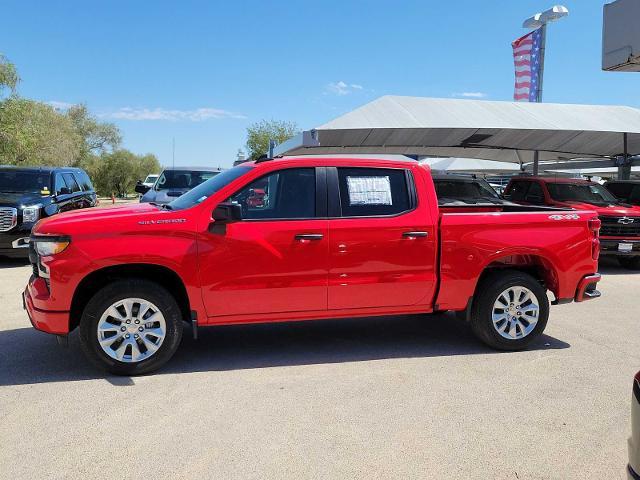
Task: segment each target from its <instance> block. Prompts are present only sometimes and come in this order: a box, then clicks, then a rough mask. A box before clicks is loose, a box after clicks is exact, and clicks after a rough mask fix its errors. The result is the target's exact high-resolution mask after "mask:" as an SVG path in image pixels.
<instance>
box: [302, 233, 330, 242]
mask: <svg viewBox="0 0 640 480" xmlns="http://www.w3.org/2000/svg"><path fill="white" fill-rule="evenodd" d="M295 238H296V240H300V241H305V240H307V241H311V240H322V239H323V238H324V235H322V234H321V233H298V234H296V237H295Z"/></svg>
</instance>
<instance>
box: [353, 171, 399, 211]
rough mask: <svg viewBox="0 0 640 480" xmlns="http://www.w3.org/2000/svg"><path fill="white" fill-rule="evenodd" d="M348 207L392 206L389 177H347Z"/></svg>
mask: <svg viewBox="0 0 640 480" xmlns="http://www.w3.org/2000/svg"><path fill="white" fill-rule="evenodd" d="M347 189H348V190H349V205H392V201H391V181H390V180H389V177H383V176H375V177H347Z"/></svg>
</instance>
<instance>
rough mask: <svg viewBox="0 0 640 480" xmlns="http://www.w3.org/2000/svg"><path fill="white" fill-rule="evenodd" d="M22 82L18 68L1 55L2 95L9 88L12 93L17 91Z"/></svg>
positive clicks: (0, 85)
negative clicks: (19, 83)
mask: <svg viewBox="0 0 640 480" xmlns="http://www.w3.org/2000/svg"><path fill="white" fill-rule="evenodd" d="M18 82H20V77H19V76H18V71H17V70H16V66H15V65H14V64H13V63H11V62H9V60H7V57H5V56H4V55H2V54H1V53H0V93H1V92H2V91H3V90H4V89H6V88H8V89H9V90H10V91H11V93H14V92H15V91H16V87H17V86H18Z"/></svg>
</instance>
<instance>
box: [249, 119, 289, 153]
mask: <svg viewBox="0 0 640 480" xmlns="http://www.w3.org/2000/svg"><path fill="white" fill-rule="evenodd" d="M297 132H298V126H297V125H296V124H295V123H294V122H286V121H280V120H262V121H260V122H257V123H254V124H253V125H250V126H249V127H248V128H247V152H248V154H249V158H250V159H251V160H256V159H257V158H259V157H260V156H261V155H264V154H265V153H267V152H268V151H269V140H275V142H276V144H278V143H282V142H284V141H286V140H289V139H290V138H291V137H293V136H294V135H295V134H296V133H297Z"/></svg>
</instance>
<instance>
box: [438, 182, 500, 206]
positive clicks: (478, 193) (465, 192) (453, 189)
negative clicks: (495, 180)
mask: <svg viewBox="0 0 640 480" xmlns="http://www.w3.org/2000/svg"><path fill="white" fill-rule="evenodd" d="M434 185H435V187H436V195H437V197H438V200H440V201H443V200H462V201H464V202H467V203H469V202H471V203H477V202H481V201H483V200H484V201H487V200H489V201H494V200H500V197H499V196H498V194H497V193H496V191H495V190H494V189H493V188H491V186H490V185H489V184H485V183H484V182H483V181H465V180H448V179H446V180H444V179H436V180H434Z"/></svg>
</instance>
